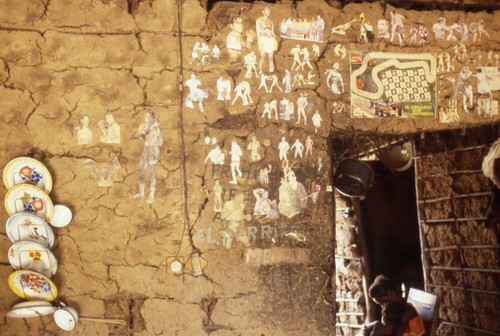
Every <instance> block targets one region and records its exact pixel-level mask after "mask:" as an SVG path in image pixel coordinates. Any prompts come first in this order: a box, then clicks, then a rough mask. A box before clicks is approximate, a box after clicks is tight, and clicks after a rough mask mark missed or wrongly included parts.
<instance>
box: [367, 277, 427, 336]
mask: <svg viewBox="0 0 500 336" xmlns="http://www.w3.org/2000/svg"><path fill="white" fill-rule="evenodd" d="M368 294H369V296H370V298H371V299H372V300H373V302H375V303H376V304H377V305H379V306H380V308H381V315H382V316H381V318H380V320H377V321H373V322H369V323H366V324H365V325H364V326H363V328H362V329H361V330H360V332H359V333H358V334H357V336H422V335H425V326H424V321H423V320H422V318H421V317H420V315H418V313H417V311H416V310H415V308H414V307H413V306H412V305H411V304H410V303H407V302H406V301H405V299H404V298H403V297H402V296H401V291H400V290H399V289H398V287H397V286H396V285H395V283H394V282H393V281H391V280H390V279H389V278H387V277H386V276H384V275H379V276H377V277H376V278H375V280H374V281H373V283H372V285H371V286H370V288H369V291H368Z"/></svg>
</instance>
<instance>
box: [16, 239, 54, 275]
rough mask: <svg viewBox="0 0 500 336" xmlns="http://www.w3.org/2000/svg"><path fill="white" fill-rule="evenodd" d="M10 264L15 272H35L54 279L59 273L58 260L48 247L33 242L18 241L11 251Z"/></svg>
mask: <svg viewBox="0 0 500 336" xmlns="http://www.w3.org/2000/svg"><path fill="white" fill-rule="evenodd" d="M9 262H10V264H11V265H12V267H13V268H14V269H15V270H20V269H23V270H28V271H35V272H38V273H41V274H43V275H45V276H46V277H49V278H50V277H52V276H53V275H54V274H55V273H56V271H57V260H56V258H55V257H54V255H53V254H52V252H50V250H49V249H47V248H46V247H44V246H42V245H40V244H38V243H34V242H31V241H18V242H17V243H14V244H13V245H12V246H11V247H10V249H9Z"/></svg>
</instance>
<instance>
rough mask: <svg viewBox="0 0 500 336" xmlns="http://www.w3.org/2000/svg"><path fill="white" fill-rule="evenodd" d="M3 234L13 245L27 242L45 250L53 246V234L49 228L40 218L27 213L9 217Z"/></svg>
mask: <svg viewBox="0 0 500 336" xmlns="http://www.w3.org/2000/svg"><path fill="white" fill-rule="evenodd" d="M5 232H7V236H8V237H9V239H10V240H11V241H12V242H13V243H15V242H18V241H21V240H25V241H26V240H27V241H33V242H35V243H39V244H41V245H43V246H45V247H47V248H51V247H52V246H53V245H54V232H52V229H51V228H50V226H49V225H48V224H47V223H45V222H44V221H43V219H41V218H40V217H38V216H36V215H33V214H30V213H27V212H20V213H16V214H13V215H12V216H10V217H9V218H8V219H7V223H6V224H5Z"/></svg>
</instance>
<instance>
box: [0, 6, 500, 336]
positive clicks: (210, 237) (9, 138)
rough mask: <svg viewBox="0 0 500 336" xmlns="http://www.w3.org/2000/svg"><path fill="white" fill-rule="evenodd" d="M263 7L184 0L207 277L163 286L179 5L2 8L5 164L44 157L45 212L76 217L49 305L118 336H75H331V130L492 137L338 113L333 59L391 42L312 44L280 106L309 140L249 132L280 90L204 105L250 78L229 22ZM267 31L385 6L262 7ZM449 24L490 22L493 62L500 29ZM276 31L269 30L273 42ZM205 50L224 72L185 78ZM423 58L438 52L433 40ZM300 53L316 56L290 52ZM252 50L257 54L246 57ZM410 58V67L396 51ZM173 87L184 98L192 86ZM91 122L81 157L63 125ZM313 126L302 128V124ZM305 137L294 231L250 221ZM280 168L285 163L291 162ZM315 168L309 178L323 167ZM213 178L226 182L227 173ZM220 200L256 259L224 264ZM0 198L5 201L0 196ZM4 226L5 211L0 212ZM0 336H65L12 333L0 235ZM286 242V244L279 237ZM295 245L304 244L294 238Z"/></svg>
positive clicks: (29, 330)
mask: <svg viewBox="0 0 500 336" xmlns="http://www.w3.org/2000/svg"><path fill="white" fill-rule="evenodd" d="M264 7H266V4H264V3H254V4H248V3H225V2H221V3H218V4H217V5H216V6H214V8H213V9H212V10H211V11H210V13H207V12H206V10H205V9H204V8H203V7H202V6H201V5H200V4H199V3H198V2H197V1H193V0H191V1H183V2H182V8H183V20H182V24H181V26H182V30H183V36H182V43H183V55H184V57H183V65H184V78H183V80H184V81H185V80H187V79H188V78H189V76H190V75H191V74H196V76H197V78H198V79H199V80H200V81H201V84H202V85H201V88H203V89H205V88H207V89H209V90H210V92H209V97H208V98H207V99H206V101H205V102H204V105H205V112H204V113H202V112H200V111H199V109H198V105H197V104H195V106H194V109H190V108H186V107H184V131H185V134H184V137H185V142H186V154H187V157H186V158H187V162H186V167H187V185H188V210H189V218H190V222H191V224H192V226H193V228H192V233H193V239H194V245H195V246H196V248H197V249H198V251H199V252H200V254H201V256H202V257H203V258H204V259H205V260H207V262H208V264H207V266H206V268H205V269H204V276H201V277H198V278H194V277H192V276H190V275H184V276H181V277H176V276H174V275H172V274H167V271H166V270H167V266H168V264H167V261H166V258H167V257H171V256H175V255H176V253H177V249H178V246H179V243H180V239H181V234H182V232H183V231H182V229H183V223H184V213H183V204H184V199H183V197H184V196H183V178H182V170H181V141H180V132H179V105H180V104H181V103H183V102H180V100H179V92H178V85H179V84H178V81H179V80H178V78H179V61H180V60H179V49H178V41H177V31H176V26H177V21H176V20H177V19H176V8H175V2H173V1H159V0H155V1H147V2H146V1H140V2H134V6H133V11H132V13H134V14H133V15H131V14H130V13H129V11H130V4H129V3H127V2H126V1H83V2H82V1H62V0H51V1H18V2H15V3H11V2H7V1H2V2H1V3H0V60H1V62H0V81H1V82H2V84H3V85H2V86H1V87H0V97H1V99H2V106H1V107H0V111H1V113H0V125H1V126H0V127H1V130H2V132H1V133H2V137H3V141H2V142H0V149H1V150H0V164H1V165H2V167H3V166H4V165H5V164H6V163H7V162H8V161H9V160H10V159H12V158H14V157H17V156H33V157H35V158H37V159H39V160H41V161H42V162H43V163H44V164H45V165H46V166H47V167H48V168H49V170H50V171H51V173H52V174H53V178H54V181H55V184H54V190H53V191H52V193H51V197H52V199H53V200H54V202H55V203H62V204H66V205H68V206H70V207H71V208H72V210H73V213H74V220H73V222H72V223H71V224H70V226H69V227H67V228H64V229H57V230H55V234H56V236H57V242H56V247H55V249H54V254H55V256H56V257H57V259H58V262H59V268H58V272H57V273H56V275H55V276H54V277H53V280H54V282H55V283H56V285H57V286H58V289H59V292H60V297H61V298H62V299H63V300H65V301H66V302H67V303H68V304H70V305H72V306H74V307H75V308H77V310H78V311H79V313H80V315H81V316H84V317H94V318H118V319H124V320H126V323H127V325H126V326H122V325H112V324H104V323H99V322H89V321H80V322H79V323H78V326H77V328H76V329H75V331H74V332H73V333H74V334H76V335H110V334H120V333H121V334H125V333H126V331H128V332H130V333H133V334H134V335H206V334H211V335H239V334H241V335H303V334H307V335H329V334H333V333H334V331H333V327H332V320H333V318H332V316H333V308H332V306H331V300H332V288H331V280H330V276H331V275H332V264H333V258H332V251H333V238H334V237H333V235H334V234H333V232H332V227H333V222H334V219H333V211H332V207H333V205H332V196H331V194H330V193H328V192H327V191H326V189H327V186H328V185H330V184H331V181H330V179H329V177H330V173H329V170H330V167H331V164H330V159H329V153H328V142H327V137H328V136H329V135H330V134H332V133H333V134H336V133H340V132H347V133H353V132H358V131H361V132H370V133H384V134H401V133H414V132H419V131H421V130H437V129H442V128H450V127H451V128H456V127H467V126H469V125H472V124H482V123H491V122H497V121H498V117H496V119H493V120H484V119H480V118H478V117H477V116H474V115H472V114H467V115H461V117H462V119H461V121H460V122H459V123H456V124H451V125H448V124H440V123H439V122H438V121H437V120H436V119H432V120H424V119H397V120H396V119H390V118H389V119H351V118H350V114H349V111H344V112H342V113H338V114H332V107H331V106H332V101H333V100H337V101H340V102H342V103H344V104H346V106H348V105H349V91H348V77H349V63H348V59H347V58H346V59H340V58H339V57H337V56H335V54H334V47H335V45H336V44H337V43H340V42H341V43H343V44H345V46H346V48H347V49H348V50H372V49H376V50H380V51H387V52H398V51H401V50H402V48H401V47H400V46H398V45H392V44H390V43H387V42H383V41H377V42H376V43H373V44H369V43H368V44H366V43H365V44H359V43H357V42H356V40H357V34H358V32H357V31H356V30H352V31H349V32H348V34H347V35H346V36H340V37H339V36H330V37H328V35H327V39H328V41H327V42H326V43H322V44H321V45H320V49H321V50H320V57H319V58H318V59H313V60H312V61H313V62H312V63H313V67H314V74H315V76H316V77H315V79H316V81H315V83H316V84H314V85H311V86H309V87H306V88H302V89H295V88H294V90H293V91H292V92H291V93H289V94H288V95H287V97H288V98H289V99H290V100H291V101H294V102H295V101H296V100H297V99H298V98H299V93H300V92H302V93H307V94H308V97H309V98H310V99H311V100H312V101H313V102H314V106H315V109H317V110H318V111H319V113H320V114H321V117H322V119H323V122H322V124H321V127H320V128H319V129H318V133H315V129H314V126H313V125H312V122H311V121H310V120H309V121H308V124H307V125H302V124H299V125H296V124H295V123H292V122H289V121H288V122H285V121H282V120H281V121H279V122H278V121H270V120H266V119H263V118H260V115H261V114H262V111H263V109H264V104H265V102H267V101H269V100H271V99H280V98H281V96H282V94H281V93H276V92H275V93H271V94H264V92H263V91H262V90H258V89H257V87H258V81H257V80H256V79H252V92H253V93H252V97H253V100H254V105H253V106H246V107H245V106H241V105H239V104H235V105H231V104H230V103H226V102H221V101H217V100H216V82H217V78H219V77H220V76H227V77H229V78H230V79H231V81H232V84H233V87H234V86H236V84H237V83H238V82H240V81H241V80H242V79H244V73H245V69H244V67H243V66H242V64H230V63H229V60H228V54H227V50H226V49H225V37H226V35H227V33H228V32H229V31H230V30H229V28H228V27H227V25H228V23H229V19H230V18H231V17H232V16H235V15H242V16H243V17H244V18H245V20H246V21H245V23H246V24H250V23H252V22H253V24H254V22H255V19H256V18H258V17H259V16H260V15H261V11H262V9H263V8H264ZM269 7H270V9H271V15H270V18H271V19H272V20H273V22H274V24H275V27H278V23H279V22H280V21H281V20H282V19H283V18H285V17H301V18H308V17H311V16H315V15H318V14H320V15H322V16H323V18H324V19H325V21H326V23H327V25H326V29H325V31H329V30H330V28H331V27H333V26H334V25H337V24H341V23H345V22H347V21H349V20H351V19H352V18H353V17H358V16H359V14H360V12H362V11H364V12H365V14H366V16H367V17H369V18H370V20H371V21H373V22H375V21H376V19H378V18H380V17H382V16H384V14H385V16H386V17H388V14H387V13H388V12H389V10H390V9H391V8H389V7H388V8H383V7H381V6H380V5H379V4H373V3H370V4H352V5H348V6H345V7H344V8H343V9H339V8H333V7H331V6H328V5H327V4H325V3H324V2H322V1H314V0H310V1H305V2H299V3H297V4H296V5H294V4H275V5H269ZM401 12H403V13H404V14H405V15H406V16H407V17H408V18H409V20H412V21H417V18H418V19H422V18H423V22H425V23H427V25H428V26H431V25H432V23H434V22H436V21H437V18H438V17H439V16H440V15H442V14H443V13H441V12H416V11H401ZM445 15H447V16H448V17H449V18H450V20H452V18H455V19H457V20H458V19H463V20H467V21H472V20H476V19H477V18H485V20H486V21H487V24H488V25H489V26H488V27H489V29H490V30H489V31H490V32H491V38H490V39H489V40H488V41H487V42H485V43H484V50H489V49H495V50H497V51H498V49H500V48H499V46H498V43H497V41H498V38H497V36H496V35H495V34H497V33H494V32H496V31H498V29H497V28H498V25H499V24H500V23H498V22H495V21H493V20H492V18H493V16H494V15H495V14H486V13H469V14H467V13H463V12H446V13H445ZM275 29H277V28H275ZM278 40H279V41H278V42H279V45H278V50H277V52H276V55H275V65H276V69H277V70H276V71H277V72H278V73H279V75H280V79H281V76H282V75H283V73H284V69H285V68H289V67H290V66H291V65H292V62H293V61H292V56H291V55H290V50H291V49H292V48H293V47H294V46H295V45H296V44H297V42H296V41H293V40H285V39H278ZM199 41H205V42H206V43H207V44H208V45H210V46H211V47H212V46H213V45H214V44H217V45H218V46H219V47H220V48H221V62H220V63H218V64H211V65H207V66H204V67H202V66H199V65H196V64H193V65H190V64H189V62H190V52H191V50H192V48H193V46H194V45H195V43H196V42H199ZM429 41H430V44H429V46H427V47H426V48H425V51H427V52H440V51H441V50H443V48H444V47H443V46H442V44H440V43H437V42H436V41H432V39H431V38H429ZM300 43H301V44H303V45H307V46H308V47H310V46H311V43H310V42H307V43H306V42H300ZM252 48H254V49H255V50H256V47H255V46H253V47H252ZM404 50H405V51H411V52H420V51H421V50H420V49H419V48H415V47H405V48H404ZM334 62H339V63H340V69H341V74H342V77H343V78H344V83H345V85H346V88H347V89H346V92H345V93H343V94H342V95H334V94H332V93H330V92H328V89H327V87H326V85H325V81H326V77H325V74H324V72H325V70H326V69H328V68H330V67H331V66H332V64H333V63H334ZM184 90H185V95H184V97H186V94H187V88H185V89H184ZM150 108H151V109H153V110H154V111H155V115H156V119H157V121H158V122H159V125H160V126H161V128H162V135H163V145H162V147H161V150H160V158H159V163H158V165H157V167H156V179H157V185H156V193H155V199H154V202H153V204H152V205H149V204H148V203H147V202H146V199H147V193H148V192H149V190H148V189H147V186H148V185H149V175H148V174H149V171H147V172H146V195H145V197H144V199H142V200H140V199H139V200H138V199H133V197H132V196H133V195H134V194H135V193H136V192H137V188H138V179H139V160H140V157H141V153H142V150H143V147H144V141H143V140H142V139H140V138H139V136H138V134H137V132H138V128H139V126H140V125H141V123H142V122H143V119H144V111H145V110H146V109H150ZM107 111H112V112H113V116H114V119H115V121H116V123H117V124H118V125H120V131H121V140H120V143H119V144H105V143H101V142H100V141H99V135H100V130H99V127H98V122H99V121H100V120H103V119H104V118H105V113H106V112H107ZM85 114H86V115H88V118H89V120H90V123H89V127H90V129H91V130H92V132H93V140H92V141H91V143H90V144H88V145H77V142H76V139H75V136H74V128H75V126H76V125H78V124H79V123H80V121H81V119H82V116H83V115H85ZM308 117H310V116H308ZM252 135H255V136H256V137H257V138H258V139H259V141H261V152H260V155H261V156H262V159H261V160H260V161H258V162H253V163H252V162H251V160H250V157H249V153H248V151H246V148H247V144H248V143H249V141H250V140H251V137H252ZM307 136H310V137H311V138H312V139H313V141H314V147H313V154H312V158H309V159H307V160H297V164H296V166H295V167H294V168H293V169H294V173H295V175H296V177H297V180H298V181H300V182H301V183H302V184H303V185H304V187H305V188H306V190H307V192H308V193H309V192H311V191H312V190H314V189H313V188H314V186H315V185H319V186H321V191H320V193H319V194H318V199H317V202H316V203H313V202H312V201H311V200H310V199H308V203H307V206H306V207H305V208H304V209H303V210H302V211H301V212H300V213H299V214H298V215H296V216H293V217H292V218H287V217H286V216H283V215H281V216H280V218H279V220H265V219H263V218H262V216H260V217H259V216H252V214H251V212H252V208H253V205H254V202H255V201H254V198H253V195H252V191H253V190H254V189H255V188H256V187H258V186H259V185H260V184H259V181H258V178H257V176H258V173H259V170H260V169H262V168H263V167H265V166H266V165H268V164H271V166H272V167H273V169H274V170H273V171H272V173H271V175H270V177H271V178H270V186H269V188H270V189H271V191H273V190H274V194H273V193H270V195H274V196H273V197H277V190H278V188H279V185H280V179H281V178H282V177H283V176H282V172H281V170H280V169H281V162H280V159H279V157H278V150H277V147H278V144H279V142H280V139H281V137H286V139H287V140H288V141H289V142H291V143H292V141H293V140H295V139H301V140H302V141H304V140H305V139H306V137H307ZM206 137H209V138H211V137H216V138H217V143H218V144H219V145H220V147H221V149H222V151H223V152H224V153H225V154H226V165H225V166H224V167H217V166H214V165H212V164H210V163H208V164H204V160H205V157H206V156H207V154H208V152H209V150H210V149H211V146H209V145H207V144H206V142H205V138H206ZM233 139H237V141H238V143H239V144H240V146H242V148H243V149H244V156H243V157H242V162H243V177H242V179H240V180H239V184H238V185H237V186H236V187H234V186H232V185H231V184H229V183H228V182H229V176H230V173H229V157H230V155H229V151H230V149H231V142H232V140H233ZM291 155H292V154H291V153H290V154H289V156H291ZM114 158H117V159H118V161H119V168H118V170H117V174H116V177H115V179H114V183H113V185H112V186H111V187H99V186H98V181H96V179H95V178H94V177H93V176H92V175H91V174H90V172H89V169H88V162H89V161H88V160H92V161H94V162H95V164H96V166H97V168H98V171H99V169H101V168H102V167H103V166H108V167H111V165H112V162H113V159H114ZM320 158H321V161H322V162H321V164H320V160H319V159H320ZM223 169H227V170H226V171H225V172H223ZM217 179H219V180H220V181H221V184H222V186H223V188H224V189H225V190H226V191H227V199H225V200H229V199H231V198H232V197H234V193H235V191H236V190H241V191H244V192H246V195H247V196H246V200H245V204H246V205H245V211H246V212H247V213H248V214H250V215H251V216H250V218H249V220H247V221H246V222H245V226H246V227H247V229H249V230H250V231H249V232H251V233H252V234H253V235H250V238H251V241H250V243H251V246H250V248H245V247H244V246H243V245H242V244H241V243H240V242H237V243H234V246H233V247H232V248H231V249H225V248H224V246H223V245H224V243H225V238H224V235H223V233H222V232H221V231H222V230H223V229H224V225H225V224H224V223H223V222H222V221H221V220H220V219H218V218H217V217H216V213H214V211H213V206H214V204H213V202H214V192H213V188H214V185H215V180H217ZM5 192H6V190H3V191H2V196H3V195H5ZM0 218H1V219H2V220H3V221H4V222H5V220H6V219H7V214H6V213H5V212H4V211H2V212H0ZM1 232H2V234H1V236H0V239H1V246H2V253H1V254H0V258H1V259H0V260H1V261H2V265H1V271H0V274H1V282H2V284H3V285H2V286H0V291H1V292H0V293H1V294H2V295H1V297H2V299H1V300H0V331H1V333H2V335H4V334H5V335H20V334H22V335H57V334H62V333H63V332H62V331H60V330H59V329H58V328H57V326H56V325H55V323H54V322H53V320H52V317H43V318H35V319H30V320H13V319H6V318H5V317H4V313H5V312H6V311H8V310H9V309H10V307H11V305H12V304H13V303H16V302H18V301H19V299H18V298H17V297H16V296H15V294H13V293H12V292H11V291H10V289H9V288H8V285H7V277H8V275H9V274H10V273H11V271H12V269H11V267H10V265H9V264H8V259H7V250H8V247H9V246H10V241H9V240H8V238H7V236H6V235H5V233H4V229H1ZM287 234H288V235H287ZM304 238H306V240H304ZM190 253H191V249H190V248H189V246H188V237H187V236H186V235H185V236H184V237H183V241H182V246H181V250H180V253H179V256H181V257H183V258H184V261H186V260H187V259H188V258H189V255H190Z"/></svg>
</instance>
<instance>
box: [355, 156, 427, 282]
mask: <svg viewBox="0 0 500 336" xmlns="http://www.w3.org/2000/svg"><path fill="white" fill-rule="evenodd" d="M370 165H371V167H372V168H373V170H374V172H375V179H374V181H373V184H372V187H371V188H370V189H369V190H368V192H367V193H366V198H365V200H363V201H361V206H362V225H363V231H364V233H365V236H366V237H365V241H366V245H367V246H366V248H367V252H368V253H367V255H368V257H369V263H370V271H371V272H370V273H371V274H369V278H371V279H374V278H375V277H376V276H377V275H379V274H384V275H386V276H387V277H389V278H390V279H392V280H393V281H394V282H395V283H396V284H398V283H402V284H404V286H405V288H406V290H409V288H410V287H414V288H418V289H424V276H423V269H422V260H421V248H420V238H419V227H418V216H417V205H416V195H415V171H414V169H413V166H412V167H410V168H409V169H407V170H406V171H404V172H393V171H391V170H389V169H388V168H386V167H385V166H384V165H383V164H382V163H381V162H380V161H370Z"/></svg>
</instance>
